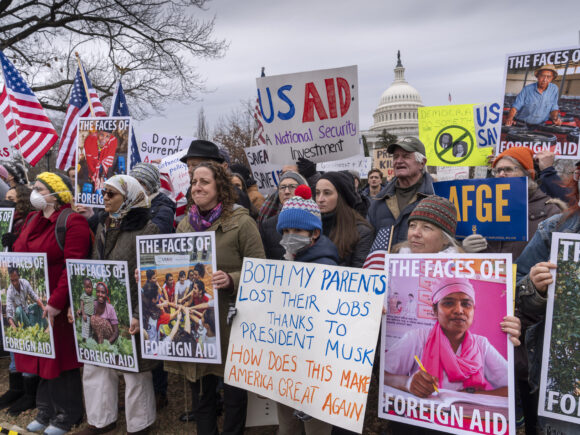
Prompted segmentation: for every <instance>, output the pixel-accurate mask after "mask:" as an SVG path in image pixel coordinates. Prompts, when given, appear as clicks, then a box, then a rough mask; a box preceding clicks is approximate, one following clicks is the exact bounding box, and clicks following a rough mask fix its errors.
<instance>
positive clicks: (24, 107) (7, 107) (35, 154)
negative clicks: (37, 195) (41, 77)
mask: <svg viewBox="0 0 580 435" xmlns="http://www.w3.org/2000/svg"><path fill="white" fill-rule="evenodd" d="M0 63H1V64H2V70H3V73H4V87H3V88H2V93H0V113H1V114H2V117H3V118H4V122H5V124H6V131H7V132H8V139H9V141H10V145H12V146H13V147H14V148H17V149H19V150H20V153H21V154H22V157H23V158H24V160H26V161H27V162H28V163H30V164H31V165H32V166H34V165H36V164H37V163H38V161H39V160H40V159H41V158H42V157H43V156H44V155H45V154H46V152H47V151H48V150H49V149H50V148H51V147H52V146H53V145H54V144H55V143H56V141H57V140H58V134H57V133H56V130H55V129H54V127H53V126H52V122H50V119H48V116H46V113H45V111H44V109H43V108H42V106H41V105H40V102H39V101H38V99H37V98H36V95H34V93H33V92H32V90H31V89H30V87H28V85H27V84H26V82H25V81H24V79H23V78H22V77H21V76H20V74H19V73H18V71H16V68H15V67H14V65H13V64H12V62H10V60H8V58H7V57H6V56H4V53H2V52H1V51H0Z"/></svg>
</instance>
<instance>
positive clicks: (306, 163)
mask: <svg viewBox="0 0 580 435" xmlns="http://www.w3.org/2000/svg"><path fill="white" fill-rule="evenodd" d="M296 166H298V173H299V174H300V175H302V176H303V177H304V178H306V179H308V178H309V177H312V176H313V175H314V174H316V163H314V162H312V161H310V160H308V159H305V158H304V157H300V158H299V159H298V160H297V161H296Z"/></svg>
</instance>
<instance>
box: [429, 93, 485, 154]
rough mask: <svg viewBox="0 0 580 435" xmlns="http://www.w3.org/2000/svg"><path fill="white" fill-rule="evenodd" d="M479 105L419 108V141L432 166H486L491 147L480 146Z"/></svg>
mask: <svg viewBox="0 0 580 435" xmlns="http://www.w3.org/2000/svg"><path fill="white" fill-rule="evenodd" d="M474 106H475V104H461V105H456V106H436V107H420V108H419V139H420V140H421V142H423V144H424V145H425V151H426V152H427V164H428V165H429V166H485V165H486V164H487V156H488V155H489V154H490V153H491V151H492V148H491V147H479V146H478V143H477V139H476V136H475V123H474V119H473V107H474Z"/></svg>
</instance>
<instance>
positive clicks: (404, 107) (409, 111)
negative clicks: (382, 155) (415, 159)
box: [361, 51, 423, 149]
mask: <svg viewBox="0 0 580 435" xmlns="http://www.w3.org/2000/svg"><path fill="white" fill-rule="evenodd" d="M394 71H395V80H394V81H393V83H392V84H391V86H389V87H388V88H387V90H386V91H385V92H383V94H382V95H381V100H380V102H379V105H378V107H377V109H376V110H375V113H374V114H373V125H372V126H371V128H370V129H369V130H366V131H361V134H362V135H364V136H365V137H366V139H367V144H368V145H369V149H371V148H375V144H376V143H377V141H378V140H379V135H380V134H381V132H382V131H383V130H386V131H387V132H388V133H390V134H394V135H396V136H399V137H404V136H414V137H417V138H418V137H419V120H418V117H417V109H418V108H419V107H423V102H422V101H421V95H420V94H419V92H418V91H417V89H415V88H414V87H413V86H411V85H410V84H409V83H407V81H406V80H405V67H403V64H402V63H401V52H400V51H399V52H397V66H396V67H395V69H394Z"/></svg>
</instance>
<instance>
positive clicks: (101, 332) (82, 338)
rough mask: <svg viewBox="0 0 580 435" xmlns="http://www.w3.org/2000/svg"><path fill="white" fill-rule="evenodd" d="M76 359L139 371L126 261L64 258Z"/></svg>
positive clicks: (98, 364)
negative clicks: (130, 327) (132, 328)
mask: <svg viewBox="0 0 580 435" xmlns="http://www.w3.org/2000/svg"><path fill="white" fill-rule="evenodd" d="M66 268H67V276H68V290H69V296H70V306H71V311H72V314H73V316H74V325H75V328H74V333H75V345H76V350H77V358H78V360H79V361H80V362H83V363H88V364H94V365H97V366H102V367H110V368H114V369H118V370H124V371H130V372H138V371H139V367H138V365H137V347H136V346H135V337H134V336H132V335H131V334H129V326H130V320H131V316H132V313H133V310H132V308H131V297H130V295H129V275H128V272H127V262H126V261H104V260H66Z"/></svg>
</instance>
